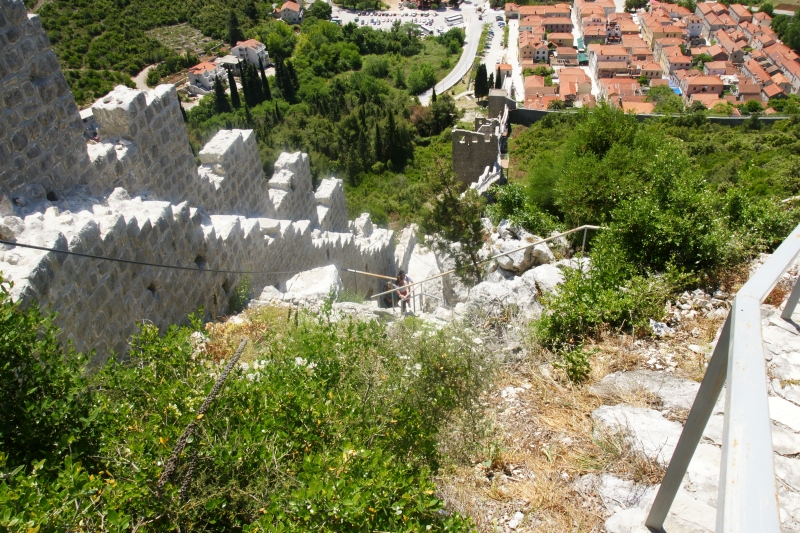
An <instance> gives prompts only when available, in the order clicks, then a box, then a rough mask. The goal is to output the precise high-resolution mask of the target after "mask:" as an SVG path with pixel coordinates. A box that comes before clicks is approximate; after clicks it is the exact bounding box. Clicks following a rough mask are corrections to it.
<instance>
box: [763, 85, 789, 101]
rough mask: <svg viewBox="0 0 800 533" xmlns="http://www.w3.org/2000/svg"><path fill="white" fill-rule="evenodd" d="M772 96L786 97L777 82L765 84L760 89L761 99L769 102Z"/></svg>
mask: <svg viewBox="0 0 800 533" xmlns="http://www.w3.org/2000/svg"><path fill="white" fill-rule="evenodd" d="M772 98H786V92H785V91H784V90H783V88H782V87H781V86H780V85H778V84H777V83H773V84H772V85H767V86H766V87H764V88H763V89H761V100H762V101H764V102H769V101H770V100H771V99H772Z"/></svg>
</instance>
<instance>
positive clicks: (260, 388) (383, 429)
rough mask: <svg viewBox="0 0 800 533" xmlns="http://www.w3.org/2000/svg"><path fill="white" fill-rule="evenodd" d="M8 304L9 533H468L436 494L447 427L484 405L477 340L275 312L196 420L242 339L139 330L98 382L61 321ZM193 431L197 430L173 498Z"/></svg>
mask: <svg viewBox="0 0 800 533" xmlns="http://www.w3.org/2000/svg"><path fill="white" fill-rule="evenodd" d="M0 305H2V317H0V338H2V339H4V341H3V342H4V344H3V348H4V349H5V350H6V352H4V353H10V354H12V358H11V359H9V363H8V364H6V365H5V366H4V368H3V370H2V371H3V376H2V377H3V383H4V384H5V385H4V386H3V388H2V389H0V405H2V406H3V409H2V410H0V427H2V428H3V429H2V431H3V434H2V440H0V509H2V512H0V529H2V530H3V531H12V532H18V531H20V532H26V531H29V530H31V529H33V530H39V531H71V530H78V529H81V530H98V529H102V530H104V531H126V530H130V528H131V527H134V528H142V527H146V529H147V530H150V531H181V530H184V531H185V530H192V531H226V532H229V531H253V532H255V531H298V532H300V531H337V532H341V531H419V532H422V531H467V530H468V528H469V527H468V523H467V522H466V521H465V520H463V519H462V518H461V517H459V516H458V515H451V516H448V515H447V514H442V513H440V510H441V508H442V503H441V501H439V500H438V499H437V498H436V497H435V496H433V494H434V490H435V487H434V485H433V483H432V482H431V480H430V475H431V473H432V472H433V471H435V469H436V468H437V465H438V463H439V460H440V457H439V453H438V451H437V440H438V438H439V437H438V432H439V430H440V428H443V427H445V425H446V424H448V423H449V422H451V421H453V420H454V417H455V416H457V415H459V413H464V412H465V411H468V410H473V409H474V405H473V401H474V399H475V398H478V392H479V391H480V390H481V389H482V387H483V386H484V383H485V379H486V376H487V374H488V372H487V371H488V370H489V369H488V367H487V366H486V361H487V360H488V358H487V357H486V356H485V354H483V353H482V352H480V351H478V350H476V349H475V347H473V346H472V345H470V344H467V343H464V342H463V341H462V340H461V339H460V338H459V336H460V335H463V334H465V332H459V331H456V330H453V329H450V330H446V331H440V332H433V331H429V330H424V329H420V326H419V325H418V324H417V323H415V322H413V321H408V322H405V323H402V324H400V325H399V328H397V330H396V331H395V332H394V333H392V334H389V333H387V330H386V328H385V327H384V326H383V325H380V324H378V323H376V322H372V323H356V322H351V321H341V322H332V321H330V320H329V319H328V318H327V315H323V316H320V317H315V318H312V317H309V316H305V315H302V316H297V315H295V316H292V317H287V316H286V314H285V311H283V310H281V311H278V310H271V309H267V310H262V311H261V312H260V313H258V314H255V315H252V316H251V321H252V322H251V324H252V327H251V328H250V329H249V336H250V339H251V344H250V346H249V347H248V349H247V350H246V351H245V356H244V357H243V358H242V359H241V360H240V362H239V363H238V364H237V365H236V366H235V367H234V368H233V371H232V372H231V374H230V375H229V376H228V378H227V381H226V382H225V385H224V387H223V388H222V389H221V392H220V393H219V395H218V397H217V398H216V400H215V401H214V402H212V403H211V405H210V409H209V410H208V411H207V412H205V415H204V416H198V415H197V412H198V409H199V408H200V405H201V404H203V402H204V400H205V398H206V397H207V395H208V394H209V392H210V390H211V388H212V385H213V384H214V382H215V380H216V379H217V377H218V376H219V375H220V373H221V371H222V369H223V367H224V365H225V360H224V359H222V360H220V359H219V357H220V356H222V357H229V356H230V355H231V353H232V351H233V350H232V347H231V346H228V345H227V343H228V342H230V343H231V344H234V343H235V344H238V339H239V336H238V335H239V334H238V333H237V332H233V333H231V334H230V337H228V336H223V337H221V338H219V339H217V340H216V341H214V340H213V339H212V343H211V344H209V345H207V346H208V348H207V349H206V350H200V351H198V350H197V344H195V343H193V341H192V340H191V337H190V335H191V333H192V332H193V331H195V330H197V329H198V328H200V327H201V324H200V323H199V322H196V321H194V320H193V321H192V325H191V326H190V327H183V328H177V327H172V328H170V329H169V331H167V332H166V333H165V334H163V335H159V332H158V330H157V329H156V328H155V327H153V326H151V325H143V326H142V328H141V332H140V333H139V334H138V335H136V336H134V337H133V339H132V341H131V352H130V354H129V357H128V358H127V362H126V363H115V362H111V363H109V364H107V365H104V366H103V367H101V368H99V369H98V370H97V372H96V373H95V374H94V375H92V377H91V378H89V380H87V378H85V377H83V374H82V372H81V367H80V359H77V358H76V357H75V354H65V353H63V352H62V351H61V350H60V348H59V347H58V343H57V342H56V341H55V337H56V335H57V333H58V332H57V331H56V330H55V329H54V328H53V327H52V324H51V323H50V321H49V319H48V318H44V317H42V316H41V315H40V314H39V313H38V312H37V311H35V310H27V311H23V310H21V309H19V308H18V307H17V306H16V305H15V304H12V303H11V302H10V301H9V299H8V296H7V294H6V293H3V294H2V295H1V296H0ZM328 309H330V308H328ZM244 334H245V332H242V333H241V335H244ZM227 339H230V340H229V341H228V340H227ZM190 422H194V423H195V424H196V425H197V430H196V431H195V432H194V433H193V436H192V437H190V438H189V439H188V440H187V444H186V447H185V448H184V451H183V452H182V453H181V454H180V455H179V456H178V463H177V468H176V470H175V474H174V475H172V476H171V478H170V480H169V482H167V484H166V485H165V486H164V487H163V490H161V489H159V486H158V481H159V479H160V477H161V474H162V471H163V470H164V468H165V466H164V465H165V464H166V462H167V460H168V458H169V457H170V455H171V453H172V450H173V448H174V446H175V443H176V441H177V440H178V437H179V436H180V435H181V433H182V432H183V431H184V428H186V427H187V425H188V424H189V423H190Z"/></svg>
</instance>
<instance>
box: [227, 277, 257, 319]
mask: <svg viewBox="0 0 800 533" xmlns="http://www.w3.org/2000/svg"><path fill="white" fill-rule="evenodd" d="M252 292H253V286H252V285H251V284H250V276H248V275H247V274H245V275H243V276H242V277H241V279H240V280H239V284H238V285H236V287H235V288H234V289H233V290H232V291H231V293H230V295H229V296H228V314H230V315H238V314H239V313H241V312H242V311H244V310H245V309H246V308H247V302H249V301H250V298H252V297H253V295H252Z"/></svg>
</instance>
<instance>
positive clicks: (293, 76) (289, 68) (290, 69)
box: [286, 61, 300, 91]
mask: <svg viewBox="0 0 800 533" xmlns="http://www.w3.org/2000/svg"><path fill="white" fill-rule="evenodd" d="M286 74H288V76H289V81H290V82H291V84H292V88H293V89H294V90H295V91H296V90H298V89H299V88H300V81H299V80H298V79H297V72H296V71H295V70H294V65H293V64H292V62H291V61H287V62H286Z"/></svg>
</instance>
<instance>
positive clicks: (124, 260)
mask: <svg viewBox="0 0 800 533" xmlns="http://www.w3.org/2000/svg"><path fill="white" fill-rule="evenodd" d="M0 244H5V245H8V246H19V247H20V248H30V249H32V250H41V251H43V252H56V253H60V254H67V255H75V256H78V257H85V258H87V259H97V260H101V261H114V262H117V263H127V264H129V265H140V266H149V267H155V268H170V269H173V270H189V271H191V272H207V273H211V274H299V273H300V272H305V271H304V270H273V271H258V270H217V269H212V268H200V267H199V266H197V267H194V268H193V267H186V266H178V265H165V264H162V263H148V262H145V261H134V260H131V259H119V258H116V257H105V256H102V255H92V254H85V253H82V252H73V251H70V250H58V249H56V248H47V247H45V246H36V245H33V244H24V243H20V242H12V241H6V240H3V239H0ZM360 255H361V254H360V253H359V254H355V255H351V256H350V257H347V258H345V259H342V260H341V261H337V262H336V263H331V264H332V265H335V266H338V265H339V264H343V263H346V262H348V261H350V260H351V259H353V258H355V257H358V256H360Z"/></svg>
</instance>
